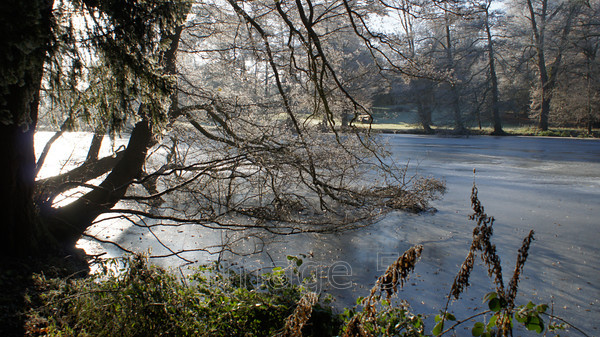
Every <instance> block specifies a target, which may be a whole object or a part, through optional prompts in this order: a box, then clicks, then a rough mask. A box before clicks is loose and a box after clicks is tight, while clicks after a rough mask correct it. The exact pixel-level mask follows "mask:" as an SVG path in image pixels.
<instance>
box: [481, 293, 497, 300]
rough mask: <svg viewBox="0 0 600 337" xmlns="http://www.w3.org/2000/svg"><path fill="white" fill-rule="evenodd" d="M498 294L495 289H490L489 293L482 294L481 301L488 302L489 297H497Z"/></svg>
mask: <svg viewBox="0 0 600 337" xmlns="http://www.w3.org/2000/svg"><path fill="white" fill-rule="evenodd" d="M497 297H498V294H497V293H496V292H495V291H492V292H490V293H487V294H485V296H483V303H485V302H488V301H489V300H491V299H494V298H497Z"/></svg>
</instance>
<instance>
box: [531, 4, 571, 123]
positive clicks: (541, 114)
mask: <svg viewBox="0 0 600 337" xmlns="http://www.w3.org/2000/svg"><path fill="white" fill-rule="evenodd" d="M581 5H582V4H581V3H580V2H578V1H572V2H571V1H549V0H538V1H536V0H527V1H526V7H527V13H528V14H527V20H528V21H529V23H530V32H531V35H532V47H533V50H534V51H535V58H534V60H535V61H534V62H535V65H536V70H537V73H538V78H539V80H538V83H537V90H536V92H535V93H534V100H535V105H537V107H535V110H537V116H538V128H539V129H540V130H542V131H545V130H548V116H549V114H550V108H551V101H552V97H553V95H554V89H555V87H556V85H557V79H558V75H559V73H560V71H561V66H562V62H563V55H564V52H565V49H566V48H567V46H568V44H569V37H570V33H571V29H572V25H573V20H574V18H575V16H576V15H577V13H578V11H579V9H580V7H581ZM548 40H552V41H553V42H554V43H549V42H548ZM551 46H552V47H551ZM549 53H550V55H548V54H549ZM549 56H550V57H552V56H553V58H552V61H551V62H550V63H548V60H547V59H548V57H549Z"/></svg>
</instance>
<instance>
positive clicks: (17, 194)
mask: <svg viewBox="0 0 600 337" xmlns="http://www.w3.org/2000/svg"><path fill="white" fill-rule="evenodd" d="M52 6H53V1H51V0H37V1H27V2H25V1H21V0H12V1H11V0H3V1H2V4H1V5H0V12H2V13H3V16H4V19H3V20H2V22H1V23H0V35H1V36H2V42H1V43H0V50H2V55H1V56H0V67H1V69H0V73H1V74H2V75H3V78H2V83H0V94H1V95H2V96H1V97H0V142H1V144H2V146H1V147H0V157H1V158H3V164H2V165H0V205H2V208H3V210H2V218H3V219H2V221H1V222H0V223H1V224H0V231H1V232H2V235H0V253H1V254H3V255H5V256H23V255H29V254H31V253H32V252H33V251H34V250H37V249H38V248H39V247H40V245H41V236H42V231H41V230H40V227H39V223H38V221H37V219H36V216H35V214H36V209H35V207H34V204H33V189H34V181H35V175H36V162H35V153H34V144H33V136H34V133H35V127H36V124H37V115H38V103H39V99H40V97H39V92H40V87H41V80H42V75H43V68H44V62H45V58H46V53H47V49H48V46H49V45H50V43H51V40H52V30H51V27H52Z"/></svg>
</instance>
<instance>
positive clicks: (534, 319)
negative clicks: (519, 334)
mask: <svg viewBox="0 0 600 337" xmlns="http://www.w3.org/2000/svg"><path fill="white" fill-rule="evenodd" d="M525 327H526V328H527V330H530V331H535V332H537V333H542V331H544V322H543V321H542V319H541V318H539V317H538V316H531V317H529V319H528V320H527V324H525Z"/></svg>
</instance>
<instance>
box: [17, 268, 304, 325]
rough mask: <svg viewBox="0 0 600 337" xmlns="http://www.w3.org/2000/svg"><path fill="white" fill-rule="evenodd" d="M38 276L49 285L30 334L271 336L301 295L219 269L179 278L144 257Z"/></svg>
mask: <svg viewBox="0 0 600 337" xmlns="http://www.w3.org/2000/svg"><path fill="white" fill-rule="evenodd" d="M272 276H273V275H272V274H269V275H267V277H272ZM37 278H38V282H39V283H40V284H44V285H45V286H46V287H47V288H48V289H47V291H46V292H44V294H43V295H42V298H41V301H42V303H43V305H42V306H41V307H40V308H38V309H36V310H34V311H32V312H31V313H30V319H29V323H28V324H29V327H28V332H29V334H31V335H49V336H269V335H272V334H274V333H275V332H277V331H278V330H281V329H282V328H283V326H284V324H285V320H286V318H287V317H288V316H289V315H290V314H291V313H292V312H293V310H294V308H295V306H296V303H297V302H298V301H299V300H300V298H301V297H302V293H301V291H300V288H299V287H296V286H292V285H289V284H287V283H285V286H281V287H278V288H277V289H275V288H273V287H271V289H263V290H261V289H260V288H256V289H255V288H254V287H252V286H251V285H252V284H254V282H250V283H249V286H243V285H240V284H235V282H233V278H230V277H228V276H227V275H225V274H222V273H218V272H216V271H215V268H213V267H203V268H201V269H200V270H198V272H197V273H195V274H194V275H192V276H191V277H190V278H184V279H180V278H177V277H175V276H174V275H173V274H172V273H169V272H167V271H165V270H164V269H161V268H158V267H155V266H151V265H148V264H147V260H146V258H144V257H143V256H134V257H131V258H129V259H127V260H125V261H124V262H123V261H122V260H111V261H109V262H105V263H103V264H102V271H101V272H100V273H98V274H97V275H94V276H93V277H90V278H88V279H83V280H68V281H65V280H46V279H45V278H44V277H43V276H37ZM269 283H270V284H274V283H273V282H272V281H271V282H269Z"/></svg>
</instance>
